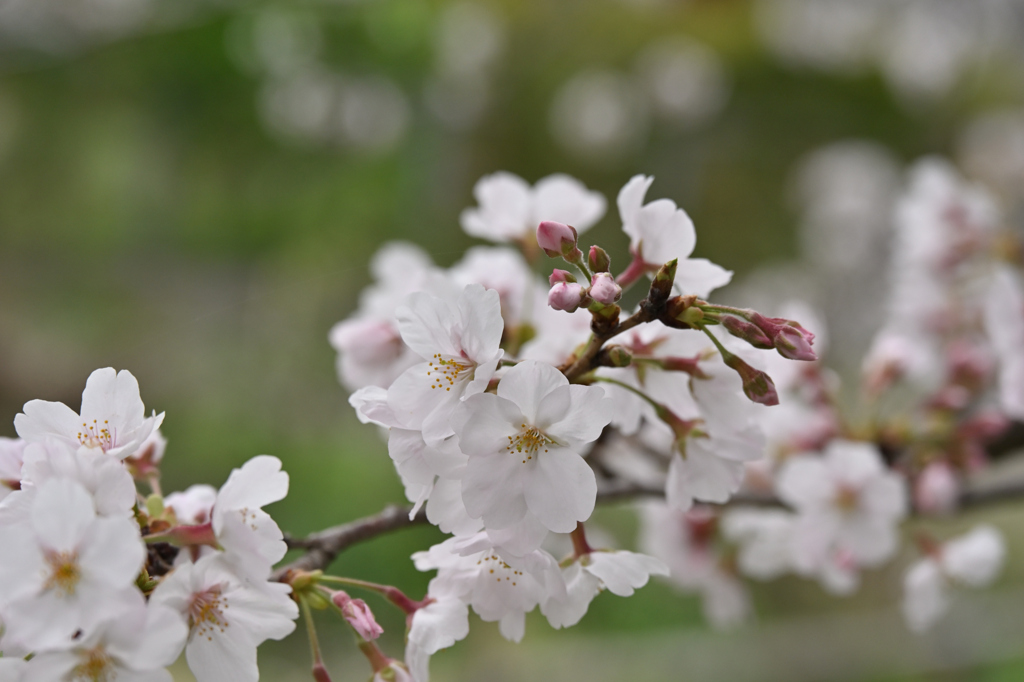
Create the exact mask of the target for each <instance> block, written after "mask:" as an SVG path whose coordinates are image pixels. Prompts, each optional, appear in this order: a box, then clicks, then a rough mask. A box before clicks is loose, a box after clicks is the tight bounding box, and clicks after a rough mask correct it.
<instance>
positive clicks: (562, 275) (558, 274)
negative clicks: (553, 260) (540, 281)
mask: <svg viewBox="0 0 1024 682" xmlns="http://www.w3.org/2000/svg"><path fill="white" fill-rule="evenodd" d="M559 282H570V283H572V284H575V283H576V277H575V276H574V275H573V274H572V273H571V272H569V271H567V270H552V271H551V276H550V277H548V284H550V285H551V286H555V285H556V284H558V283H559Z"/></svg>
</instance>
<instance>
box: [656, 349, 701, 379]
mask: <svg viewBox="0 0 1024 682" xmlns="http://www.w3.org/2000/svg"><path fill="white" fill-rule="evenodd" d="M661 366H662V368H663V369H665V370H667V371H669V372H686V373H687V374H689V375H690V376H694V377H697V378H698V379H707V378H709V377H708V375H707V374H706V373H705V372H704V370H702V369H701V368H700V356H699V355H697V356H694V357H692V358H681V357H670V358H662V359H661Z"/></svg>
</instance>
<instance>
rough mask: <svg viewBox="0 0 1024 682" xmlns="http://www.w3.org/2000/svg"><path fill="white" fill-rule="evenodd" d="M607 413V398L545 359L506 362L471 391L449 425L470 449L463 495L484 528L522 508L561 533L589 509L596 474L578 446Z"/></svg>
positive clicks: (509, 520)
mask: <svg viewBox="0 0 1024 682" xmlns="http://www.w3.org/2000/svg"><path fill="white" fill-rule="evenodd" d="M610 419H611V402H610V401H607V400H606V399H605V397H604V391H602V390H601V389H600V388H596V387H592V386H576V385H572V386H570V385H569V380H568V379H566V378H565V376H564V375H562V373H561V372H559V371H558V370H556V369H555V368H554V367H551V366H550V365H545V364H542V363H539V362H533V361H525V362H521V363H519V364H518V365H516V366H515V367H513V368H511V369H510V370H509V371H508V372H507V373H506V374H505V376H504V377H503V378H502V379H501V382H500V383H499V384H498V390H497V394H496V395H495V394H492V393H482V394H478V395H474V396H470V397H469V398H467V399H466V401H465V402H464V403H463V404H462V408H461V409H460V411H459V412H457V413H456V415H455V417H454V419H453V425H454V428H455V430H456V433H457V434H458V437H459V447H460V448H461V449H462V451H463V452H465V453H466V454H467V455H468V456H469V462H468V464H467V465H466V472H465V475H464V476H463V479H462V499H463V501H464V502H465V503H466V510H467V511H468V512H469V514H470V516H474V517H479V518H482V519H483V521H484V525H485V527H487V528H488V529H492V528H493V529H502V528H508V527H509V526H512V525H513V524H515V523H516V522H518V521H520V520H521V519H522V518H523V517H524V516H525V515H526V513H527V511H529V512H531V513H533V514H534V515H536V517H537V519H538V520H539V521H540V522H541V523H542V524H543V525H544V526H545V527H546V528H548V529H549V530H552V531H554V532H560V533H567V532H570V531H572V530H573V529H574V528H575V527H576V523H577V522H578V521H584V520H586V519H587V518H588V517H589V516H590V514H591V512H593V510H594V501H595V499H596V496H597V481H596V479H595V477H594V472H593V471H592V470H591V469H590V467H589V466H588V465H587V463H586V462H584V461H583V458H582V457H580V455H579V454H578V453H579V450H580V448H582V447H583V446H584V445H585V444H587V443H589V442H591V441H593V440H595V439H596V438H597V437H598V436H599V435H600V434H601V431H602V429H604V427H605V425H607V424H608V421H609V420H610Z"/></svg>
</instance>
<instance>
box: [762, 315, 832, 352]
mask: <svg viewBox="0 0 1024 682" xmlns="http://www.w3.org/2000/svg"><path fill="white" fill-rule="evenodd" d="M750 321H751V322H753V323H754V324H756V325H757V326H758V327H760V328H761V331H763V332H764V333H765V334H766V335H767V336H768V338H770V339H771V340H772V343H773V344H774V345H775V350H777V351H778V352H779V355H781V356H782V357H784V358H789V359H790V360H805V361H810V360H817V359H818V356H817V355H816V354H815V353H814V349H813V348H811V344H813V343H814V334H812V333H811V332H809V331H808V330H806V329H804V328H803V327H801V326H800V323H799V322H794V321H793V320H787V319H785V318H783V317H765V316H764V315H762V314H761V313H754V314H753V315H751V318H750Z"/></svg>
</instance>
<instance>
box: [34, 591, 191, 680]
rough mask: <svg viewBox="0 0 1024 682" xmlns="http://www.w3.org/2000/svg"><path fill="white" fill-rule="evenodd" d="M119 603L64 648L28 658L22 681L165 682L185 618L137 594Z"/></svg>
mask: <svg viewBox="0 0 1024 682" xmlns="http://www.w3.org/2000/svg"><path fill="white" fill-rule="evenodd" d="M119 601H120V603H119V604H118V608H117V610H116V611H114V612H113V613H114V615H113V616H112V617H110V618H107V619H105V620H104V621H103V622H101V623H100V624H99V625H97V627H96V628H95V629H94V630H93V631H92V632H91V633H89V634H87V635H85V636H84V637H82V638H81V639H76V640H75V641H74V642H73V644H72V645H71V646H69V647H68V648H62V649H57V650H50V651H43V652H41V653H39V654H38V655H36V656H35V657H33V658H32V660H31V661H30V662H29V665H28V666H27V668H26V671H25V677H24V679H25V680H26V682H34V681H37V680H38V682H44V681H47V680H65V679H74V680H79V679H88V680H132V681H133V682H134V681H137V682H170V680H171V675H170V673H169V672H168V671H167V670H166V667H167V666H169V665H170V664H171V663H173V662H174V661H175V659H177V658H178V655H179V654H180V653H181V650H182V648H183V647H184V645H185V638H186V637H187V635H188V627H187V626H186V625H185V621H184V619H183V618H182V616H181V615H180V614H178V613H177V612H176V611H174V610H172V609H169V608H167V607H165V606H161V605H158V604H155V605H150V606H147V605H146V602H145V600H144V599H143V597H142V594H141V593H139V592H137V591H128V592H126V593H124V594H123V595H121V596H119Z"/></svg>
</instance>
